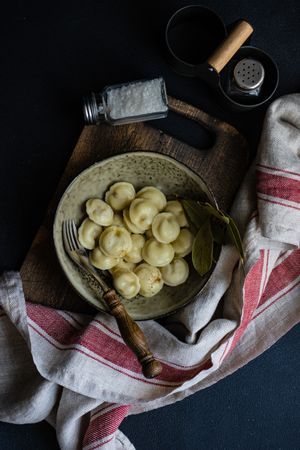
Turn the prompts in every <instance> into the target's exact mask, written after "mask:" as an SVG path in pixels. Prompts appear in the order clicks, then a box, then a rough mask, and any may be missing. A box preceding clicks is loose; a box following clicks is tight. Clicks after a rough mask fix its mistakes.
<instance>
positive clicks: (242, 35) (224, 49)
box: [207, 20, 253, 73]
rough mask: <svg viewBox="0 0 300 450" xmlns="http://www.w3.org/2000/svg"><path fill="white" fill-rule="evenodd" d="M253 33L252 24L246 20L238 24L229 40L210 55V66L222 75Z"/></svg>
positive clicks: (228, 37)
mask: <svg viewBox="0 0 300 450" xmlns="http://www.w3.org/2000/svg"><path fill="white" fill-rule="evenodd" d="M252 33H253V28H252V26H251V25H250V23H248V22H246V21H245V20H242V21H241V22H239V23H237V25H235V27H234V28H233V30H232V31H231V32H230V33H229V35H228V36H227V38H226V39H225V40H224V41H223V42H222V43H221V44H220V45H219V47H217V48H216V50H215V51H214V52H213V54H212V55H210V57H209V58H208V60H207V62H208V64H209V65H210V66H211V67H213V68H214V69H215V71H216V72H217V73H220V72H221V70H222V69H223V68H224V67H225V66H226V64H227V63H228V62H229V61H230V60H231V58H232V57H233V55H234V54H235V53H236V52H237V51H238V49H239V48H240V47H241V46H242V45H243V44H244V42H245V41H246V40H247V39H248V37H249V36H250V35H251V34H252Z"/></svg>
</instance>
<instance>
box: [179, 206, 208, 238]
mask: <svg viewBox="0 0 300 450" xmlns="http://www.w3.org/2000/svg"><path fill="white" fill-rule="evenodd" d="M181 204H182V206H183V208H184V211H185V213H186V215H187V219H188V222H189V225H190V226H191V228H192V231H193V232H194V234H196V232H197V231H198V230H199V228H200V227H201V225H202V224H203V223H204V222H205V221H206V220H207V219H208V217H209V213H208V211H206V210H205V209H204V208H202V207H201V205H200V204H199V203H198V202H197V201H194V200H181Z"/></svg>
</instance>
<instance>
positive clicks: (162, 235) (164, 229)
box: [152, 212, 180, 244]
mask: <svg viewBox="0 0 300 450" xmlns="http://www.w3.org/2000/svg"><path fill="white" fill-rule="evenodd" d="M152 233H153V236H154V237H155V239H156V240H157V241H158V242H162V243H164V244H169V243H170V242H173V241H175V239H176V238H177V237H178V235H179V233H180V226H179V224H178V222H177V220H176V217H175V216H174V214H172V213H170V212H163V213H159V214H157V216H155V217H154V219H153V222H152Z"/></svg>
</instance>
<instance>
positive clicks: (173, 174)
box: [53, 152, 215, 320]
mask: <svg viewBox="0 0 300 450" xmlns="http://www.w3.org/2000/svg"><path fill="white" fill-rule="evenodd" d="M116 181H128V182H130V183H132V184H133V185H134V187H135V188H136V189H137V190H138V189H140V188H142V187H143V186H149V185H153V186H157V187H158V188H160V189H161V190H162V191H163V192H164V193H165V194H166V195H172V194H175V193H176V194H178V195H180V196H182V197H185V198H195V199H199V198H202V199H203V198H206V199H208V201H210V202H211V203H215V200H214V198H213V195H212V193H211V192H210V190H209V189H208V187H207V186H206V184H205V183H204V181H203V180H202V179H201V178H200V177H199V176H198V175H197V174H196V173H194V172H193V171H191V170H190V169H189V168H187V167H186V166H184V165H183V164H182V163H179V162H177V161H176V160H175V159H173V158H170V157H168V156H165V155H162V154H159V153H154V152H131V153H123V154H120V155H117V156H113V157H111V158H108V159H105V160H103V161H100V162H97V163H96V164H94V165H92V166H90V167H89V168H88V169H86V170H84V171H83V172H81V173H80V174H79V175H78V176H77V177H76V178H75V179H74V180H73V182H72V183H71V184H70V185H69V187H68V188H67V189H66V191H65V193H64V194H63V196H62V198H61V200H60V203H59V205H58V207H57V211H56V216H55V220H54V229H53V233H54V244H55V249H56V252H57V256H58V259H59V262H60V264H61V267H62V269H63V271H64V273H65V275H66V277H67V278H68V280H69V282H70V283H71V284H72V286H73V287H74V289H75V290H76V291H77V293H78V294H79V295H80V296H81V297H82V298H84V299H85V300H86V301H87V302H89V303H90V304H92V305H93V306H94V307H95V308H97V309H99V310H101V311H106V306H105V304H104V302H103V301H102V300H101V299H99V298H97V296H96V295H95V293H94V292H93V291H92V289H91V288H90V287H89V286H88V284H87V283H86V282H85V281H84V279H83V278H82V276H81V274H80V272H79V271H78V269H77V268H76V267H75V265H74V264H73V263H72V261H71V260H70V259H69V258H68V256H67V255H66V253H65V251H64V247H63V241H62V222H63V220H67V219H74V220H75V223H76V225H77V226H79V225H80V223H81V221H82V220H83V218H84V217H85V216H86V213H85V202H86V200H88V199H89V198H91V197H100V198H103V195H104V193H105V191H106V190H107V189H108V188H109V186H110V185H111V184H113V183H115V182H116ZM189 265H190V275H189V278H188V280H187V281H186V282H185V283H184V284H182V285H180V286H177V287H169V286H164V287H163V289H162V290H161V291H160V292H159V293H158V294H156V295H155V296H154V297H151V298H145V297H142V296H140V295H139V296H137V297H135V298H134V299H131V300H126V299H122V300H123V302H124V305H125V307H126V309H127V311H128V313H129V314H130V315H131V316H132V318H133V319H135V320H147V319H157V318H160V317H163V316H166V315H168V314H171V313H173V312H175V311H177V310H178V309H180V308H182V307H183V306H184V305H186V304H187V303H188V302H190V301H191V300H192V299H193V298H194V297H195V295H196V294H197V293H198V292H199V291H200V290H201V289H202V288H203V286H204V285H205V283H206V282H207V280H208V278H209V275H207V276H205V277H200V275H198V273H197V272H196V271H195V270H194V269H193V267H192V264H191V263H190V262H189Z"/></svg>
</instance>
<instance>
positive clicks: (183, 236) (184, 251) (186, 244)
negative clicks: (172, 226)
mask: <svg viewBox="0 0 300 450" xmlns="http://www.w3.org/2000/svg"><path fill="white" fill-rule="evenodd" d="M193 242H194V236H193V234H192V233H191V232H190V230H188V229H187V228H182V229H181V231H180V233H179V236H178V238H177V239H176V241H174V242H172V246H173V248H174V251H175V255H176V256H181V257H183V256H186V255H188V254H189V253H191V251H192V248H193Z"/></svg>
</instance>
